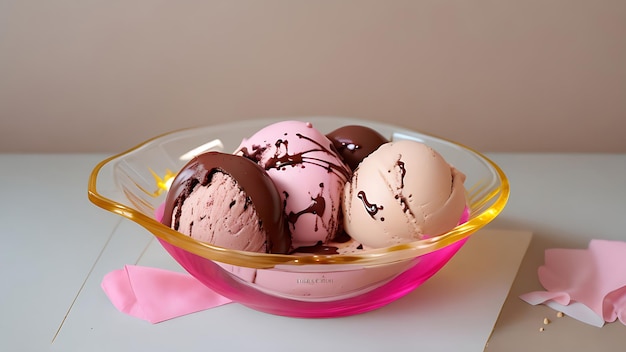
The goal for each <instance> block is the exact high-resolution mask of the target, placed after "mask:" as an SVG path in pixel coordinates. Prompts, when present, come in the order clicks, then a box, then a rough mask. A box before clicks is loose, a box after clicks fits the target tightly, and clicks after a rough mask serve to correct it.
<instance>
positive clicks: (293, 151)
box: [235, 121, 351, 248]
mask: <svg viewBox="0 0 626 352" xmlns="http://www.w3.org/2000/svg"><path fill="white" fill-rule="evenodd" d="M235 153H236V154H240V155H243V156H245V157H246V158H249V159H251V160H253V161H255V162H257V163H258V164H259V165H260V166H261V167H262V168H263V169H265V170H266V171H267V173H268V175H269V176H270V177H271V179H272V181H274V184H275V185H276V188H277V189H278V190H279V192H280V195H281V198H282V201H283V206H284V213H285V216H286V218H287V222H288V226H289V230H290V232H291V238H292V242H293V247H295V248H297V247H301V246H312V245H315V244H317V243H319V242H320V241H321V242H322V243H326V242H328V241H329V240H330V239H331V238H332V237H333V236H334V235H335V234H336V233H337V231H338V229H339V228H340V220H339V216H340V208H341V206H340V205H341V204H340V201H341V192H342V190H343V186H344V184H345V182H346V181H347V180H348V178H349V177H350V175H351V170H350V169H349V168H348V167H347V166H346V165H345V164H344V163H343V161H342V160H341V157H340V156H339V155H338V154H337V152H336V151H335V149H334V147H333V146H332V142H331V141H330V140H329V139H328V138H326V136H324V135H323V134H322V133H321V132H319V131H318V130H317V129H315V128H313V126H312V125H311V124H310V123H306V122H300V121H283V122H278V123H275V124H272V125H269V126H267V127H265V128H263V129H261V130H259V131H258V132H257V133H255V134H254V135H253V136H251V137H250V138H249V139H244V140H243V142H242V143H241V145H240V146H239V147H238V148H237V151H236V152H235Z"/></svg>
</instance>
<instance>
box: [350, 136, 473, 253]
mask: <svg viewBox="0 0 626 352" xmlns="http://www.w3.org/2000/svg"><path fill="white" fill-rule="evenodd" d="M464 181H465V175H464V174H463V173H461V172H459V171H458V170H456V169H455V168H454V167H452V166H450V165H449V164H448V163H447V162H446V161H445V160H444V159H443V157H442V156H441V155H440V154H439V153H438V152H436V151H435V150H433V149H432V148H430V147H428V146H426V145H425V144H422V143H419V142H415V141H410V140H401V141H395V142H389V143H386V144H383V145H382V146H380V147H379V148H378V149H376V151H374V152H373V153H371V154H370V155H369V156H367V157H366V158H365V159H363V161H362V162H361V163H360V164H359V166H358V168H357V169H356V170H355V171H354V174H353V176H352V179H351V181H350V182H349V183H347V184H346V185H345V188H344V192H343V213H344V229H345V231H346V232H347V233H348V234H349V235H350V236H351V237H352V238H353V239H354V240H356V241H357V242H360V243H362V244H363V245H364V246H368V247H372V248H381V247H387V246H391V245H395V244H399V243H406V242H412V241H416V240H420V239H422V238H424V237H426V236H435V235H439V234H442V233H445V232H447V231H449V230H450V229H452V228H454V227H455V226H456V225H457V224H458V223H459V219H460V218H461V216H462V214H463V211H464V209H465V207H466V203H467V201H466V194H465V188H464V187H463V182H464Z"/></svg>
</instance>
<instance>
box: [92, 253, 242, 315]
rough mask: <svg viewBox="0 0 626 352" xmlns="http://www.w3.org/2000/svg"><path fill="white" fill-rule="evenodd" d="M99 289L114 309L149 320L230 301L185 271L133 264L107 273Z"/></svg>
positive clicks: (186, 312) (183, 313)
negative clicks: (178, 271) (183, 272)
mask: <svg viewBox="0 0 626 352" xmlns="http://www.w3.org/2000/svg"><path fill="white" fill-rule="evenodd" d="M102 289H103V290H104V292H105V293H106V295H107V296H108V297H109V299H110V300H111V303H113V305H114V306H115V307H116V308H117V309H118V310H120V311H121V312H124V313H126V314H129V315H131V316H134V317H137V318H140V319H143V320H147V321H149V322H151V323H153V324H154V323H159V322H162V321H164V320H168V319H172V318H176V317H179V316H182V315H186V314H190V313H194V312H198V311H201V310H205V309H209V308H214V307H217V306H221V305H223V304H226V303H230V302H231V300H229V299H228V298H226V297H223V296H221V295H219V294H217V293H216V292H214V291H212V290H211V289H210V288H208V287H206V286H205V285H203V284H202V283H200V281H198V280H196V279H195V278H194V277H192V276H191V275H189V274H181V273H177V272H173V271H168V270H162V269H156V268H149V267H142V266H133V265H126V266H125V267H124V269H120V270H115V271H112V272H110V273H108V274H107V275H106V276H105V277H104V279H103V280H102Z"/></svg>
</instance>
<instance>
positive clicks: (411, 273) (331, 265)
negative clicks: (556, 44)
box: [88, 117, 509, 317]
mask: <svg viewBox="0 0 626 352" xmlns="http://www.w3.org/2000/svg"><path fill="white" fill-rule="evenodd" d="M301 120H305V121H309V122H312V123H313V125H314V126H315V127H316V128H318V129H319V130H320V131H322V132H324V133H328V132H330V131H332V130H334V129H336V128H338V127H341V126H344V125H353V124H359V125H364V126H368V127H371V128H374V129H376V130H377V131H378V132H380V133H381V134H382V135H384V136H387V137H389V138H390V139H392V140H399V139H412V140H417V141H420V142H422V143H426V144H428V145H430V146H431V147H433V148H434V149H436V150H437V151H438V152H439V153H441V154H442V155H443V156H444V158H445V159H446V160H447V161H448V162H449V163H451V164H452V165H454V166H455V167H456V168H458V169H459V170H461V171H463V172H464V173H465V174H466V176H467V179H466V182H465V186H466V189H467V192H468V199H469V207H468V209H467V212H466V214H465V215H464V218H463V219H461V224H460V225H458V226H457V227H455V228H454V229H452V230H451V231H449V232H447V233H445V234H442V235H439V236H436V237H432V238H428V239H424V240H420V241H415V242H411V243H406V244H401V245H396V246H393V247H387V248H381V249H376V250H370V251H365V252H363V253H359V254H350V255H341V254H334V255H280V254H265V253H251V252H244V251H236V250H231V249H227V248H222V247H217V246H213V245H209V244H206V243H202V242H198V241H196V240H194V239H193V238H191V237H188V236H185V235H182V234H180V233H178V232H176V231H174V230H172V229H170V228H169V227H166V226H164V225H162V224H161V223H160V222H159V221H157V219H155V211H156V209H157V208H158V207H159V206H160V205H161V204H162V203H163V201H164V198H165V193H166V189H167V180H168V179H171V178H172V177H173V176H174V173H175V172H176V171H177V170H179V169H180V168H181V167H182V166H183V165H184V164H185V163H186V162H187V160H188V158H189V155H190V154H191V155H193V154H197V153H199V152H201V151H204V150H220V151H225V152H230V151H233V150H235V148H236V147H237V145H239V142H240V141H241V139H242V138H244V137H246V136H250V135H252V134H253V133H254V132H256V131H257V130H259V129H261V128H262V127H264V126H266V125H268V124H270V123H273V122H277V121H278V120H275V119H272V120H268V119H263V120H251V121H241V122H235V123H230V124H223V125H217V126H207V127H201V128H193V129H186V130H181V131H176V132H172V133H167V134H164V135H161V136H157V137H155V138H152V139H150V140H148V141H146V142H144V143H142V144H140V145H138V146H136V147H134V148H132V149H130V150H128V151H126V152H123V153H121V154H118V155H115V156H112V157H110V158H107V159H105V160H103V161H102V162H100V163H99V164H98V165H97V166H96V167H95V168H94V170H93V172H92V174H91V177H90V179H89V186H88V188H89V189H88V196H89V199H90V200H91V201H92V202H93V203H94V204H96V205H97V206H99V207H102V208H103V209H106V210H108V211H111V212H114V213H117V214H119V215H121V216H123V217H126V218H128V219H130V220H132V221H134V222H137V223H138V224H140V225H141V226H143V227H144V228H146V229H147V230H148V231H150V232H151V233H152V234H154V235H155V236H156V237H157V238H158V239H159V241H160V242H161V244H162V245H163V247H164V248H165V249H166V250H167V252H168V253H169V254H170V255H171V256H172V257H173V258H174V259H175V260H176V261H177V262H178V263H179V264H180V265H181V266H182V267H183V268H185V270H187V271H188V272H189V273H190V274H191V275H193V276H194V277H195V278H197V279H198V280H199V281H201V282H202V283H204V284H205V285H206V286H208V287H210V288H211V289H213V290H214V291H216V292H217V293H219V294H221V295H223V296H225V297H227V298H229V299H231V300H233V301H235V302H238V303H241V304H243V305H246V306H248V307H250V308H253V309H256V310H259V311H263V312H267V313H272V314H277V315H285V316H293V317H336V316H345V315H352V314H358V313H362V312H366V311H370V310H372V309H376V308H379V307H381V306H384V305H386V304H388V303H390V302H392V301H394V300H396V299H398V298H400V297H402V296H404V295H406V294H407V293H409V292H411V291H412V290H414V289H415V288H417V287H418V286H420V285H421V284H422V283H424V282H425V281H426V280H428V279H429V278H430V277H432V276H433V275H434V274H435V273H437V271H439V269H441V268H442V267H443V266H444V265H445V264H446V263H447V262H448V261H449V260H450V258H452V257H453V256H454V254H456V253H457V251H458V250H459V249H460V248H461V247H462V246H463V244H464V243H465V242H466V240H467V238H468V237H469V236H470V235H471V234H472V233H474V232H475V231H476V230H478V229H480V228H481V227H483V226H485V225H486V224H487V223H489V222H490V221H492V220H493V219H494V218H495V217H496V216H497V215H498V214H499V213H500V212H501V211H502V209H503V208H504V206H505V204H506V202H507V200H508V197H509V184H508V180H507V178H506V176H505V175H504V173H503V172H502V170H501V169H500V168H499V167H498V166H497V165H496V164H495V163H493V162H492V161H491V160H489V159H488V158H486V157H485V156H484V155H482V154H480V153H478V152H476V151H474V150H472V149H470V148H468V147H465V146H462V145H460V144H457V143H454V142H451V141H448V140H445V139H441V138H437V137H434V136H430V135H426V134H422V133H418V132H415V131H411V130H407V129H403V128H399V127H396V126H391V125H387V124H382V123H375V122H371V121H364V120H357V119H348V118H335V117H332V118H330V117H310V118H306V119H301ZM451 285H453V283H451Z"/></svg>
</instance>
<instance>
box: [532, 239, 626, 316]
mask: <svg viewBox="0 0 626 352" xmlns="http://www.w3.org/2000/svg"><path fill="white" fill-rule="evenodd" d="M538 275H539V281H540V282H541V284H542V285H543V287H544V288H545V289H546V291H536V292H529V293H526V294H523V295H521V296H520V298H521V299H522V300H524V301H526V302H527V303H529V304H533V305H536V304H546V305H548V306H551V307H553V308H555V307H561V308H563V310H567V309H568V307H570V306H571V307H570V308H571V309H570V314H569V315H570V316H572V317H574V318H577V319H579V320H581V321H583V322H586V323H588V324H592V325H595V326H602V325H603V323H604V322H614V321H615V320H617V319H619V321H620V322H622V323H623V324H625V325H626V242H619V241H606V240H592V241H591V242H590V243H589V248H588V249H561V248H555V249H548V250H546V252H545V264H544V265H543V266H541V267H539V270H538ZM581 304H582V305H583V306H584V307H581V306H580V305H581ZM591 312H593V313H591ZM590 313H591V315H590ZM593 314H595V315H597V317H594V316H593Z"/></svg>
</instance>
